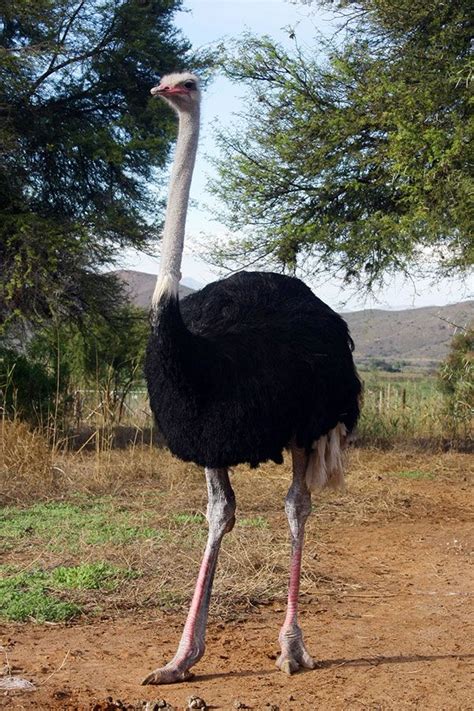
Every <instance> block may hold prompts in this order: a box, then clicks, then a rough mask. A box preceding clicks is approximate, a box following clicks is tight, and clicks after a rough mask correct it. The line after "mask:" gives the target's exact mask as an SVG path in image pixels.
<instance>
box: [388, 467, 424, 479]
mask: <svg viewBox="0 0 474 711" xmlns="http://www.w3.org/2000/svg"><path fill="white" fill-rule="evenodd" d="M389 476H396V477H398V478H399V479H434V474H432V473H431V472H424V471H421V469H409V470H407V471H401V472H390V473H389Z"/></svg>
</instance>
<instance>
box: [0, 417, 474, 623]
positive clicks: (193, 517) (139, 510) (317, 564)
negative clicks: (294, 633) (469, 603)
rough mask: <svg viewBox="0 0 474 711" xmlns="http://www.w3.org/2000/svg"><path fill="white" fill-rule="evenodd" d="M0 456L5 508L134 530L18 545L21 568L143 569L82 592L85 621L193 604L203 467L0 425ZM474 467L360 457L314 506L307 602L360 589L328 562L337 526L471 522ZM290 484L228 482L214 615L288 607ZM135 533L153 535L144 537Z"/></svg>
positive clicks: (443, 458)
mask: <svg viewBox="0 0 474 711" xmlns="http://www.w3.org/2000/svg"><path fill="white" fill-rule="evenodd" d="M1 451H2V453H3V461H2V464H1V467H0V472H1V479H0V481H1V485H2V495H3V497H4V501H5V502H6V503H9V504H12V503H17V504H20V506H23V507H24V506H25V505H27V504H31V503H32V501H33V500H37V499H38V498H40V499H43V500H44V499H46V500H50V501H57V500H60V501H63V502H71V503H72V504H75V502H79V503H80V506H82V507H83V508H84V511H85V515H86V514H88V511H89V508H88V507H94V506H102V507H105V508H104V511H105V514H104V516H106V518H107V520H110V522H111V523H112V524H113V523H114V522H115V523H116V524H117V522H119V521H122V522H123V521H124V520H125V521H126V523H127V525H129V526H130V527H131V530H132V529H133V530H135V529H136V531H137V535H136V536H133V535H131V536H129V537H128V538H127V539H126V540H124V541H119V542H117V540H116V539H114V538H113V537H112V538H111V539H110V540H108V539H107V537H104V540H103V541H100V542H99V543H97V542H91V541H90V540H89V539H88V537H87V525H88V524H87V520H86V519H85V523H84V532H83V533H82V534H81V535H78V536H77V537H76V538H74V540H72V542H69V543H68V538H67V537H65V538H64V537H63V538H61V536H60V535H59V534H60V531H59V529H58V526H59V525H63V524H57V523H56V524H54V525H53V524H52V528H51V532H50V534H45V533H44V532H43V533H42V534H41V535H40V534H35V532H34V531H33V532H31V533H29V534H28V536H25V537H23V538H19V539H18V540H16V541H14V543H13V544H12V546H11V548H10V549H9V550H8V551H7V556H6V560H5V562H6V563H7V564H9V565H11V566H13V567H14V568H15V569H16V570H18V568H19V567H20V568H21V569H25V568H26V569H30V568H31V567H32V566H33V567H40V568H41V569H50V568H54V567H55V566H58V565H69V566H70V565H77V564H78V563H83V562H85V561H87V562H100V561H105V562H107V563H108V564H110V565H115V566H119V567H121V568H124V569H128V570H132V571H136V573H137V577H134V578H131V579H130V580H127V581H126V582H125V583H123V584H122V585H121V586H120V587H119V588H118V589H117V590H115V591H113V592H110V591H100V590H98V591H94V592H82V593H80V595H79V594H77V595H78V596H79V597H77V596H76V597H75V598H74V601H75V602H76V601H77V600H78V599H79V602H80V604H81V606H82V608H83V610H84V611H85V612H90V613H94V611H97V610H100V611H101V613H102V614H111V615H116V614H121V612H123V611H124V610H130V609H143V608H144V607H149V608H154V607H156V606H159V607H161V608H163V609H176V608H177V607H183V608H184V607H185V606H186V605H187V601H188V599H189V596H190V594H191V590H192V587H193V584H194V579H195V575H196V572H197V569H198V566H199V562H200V558H201V554H202V550H203V547H204V544H205V539H206V535H207V525H206V522H205V520H204V514H205V510H206V503H207V497H206V487H205V483H204V477H203V473H202V470H201V469H199V468H198V467H196V466H194V465H191V464H185V463H183V462H180V461H178V460H177V459H175V458H173V457H172V456H171V455H170V454H169V452H167V451H166V450H164V449H155V448H150V447H141V446H136V447H132V448H130V449H127V450H122V451H117V450H115V451H114V450H98V451H96V452H84V451H83V452H78V453H69V454H64V453H60V452H51V451H50V450H49V449H48V447H47V446H46V443H45V442H44V441H43V440H42V439H41V438H40V436H39V435H38V434H36V433H32V432H30V431H29V430H28V429H27V428H26V427H24V426H22V425H20V424H19V423H12V424H11V425H8V426H7V427H6V428H5V425H4V427H3V430H2V450H1ZM469 465H470V460H469V456H468V455H466V454H460V453H444V454H439V453H437V454H430V453H423V452H419V451H418V452H417V451H412V452H409V451H403V450H391V451H389V452H380V451H377V450H369V449H354V450H353V451H352V452H351V454H350V458H349V473H348V477H347V490H346V492H344V493H342V494H341V493H332V492H322V493H321V494H317V495H315V496H314V499H313V501H314V514H313V516H312V517H310V519H309V521H308V527H307V543H306V549H305V564H304V573H303V579H302V592H303V593H305V592H309V591H312V594H314V591H315V590H316V591H317V594H327V593H328V592H331V594H338V593H340V594H342V593H344V592H347V591H351V590H353V589H354V581H353V580H352V579H351V578H350V577H346V578H343V577H341V576H339V575H338V574H336V573H335V572H334V571H331V570H329V569H327V568H326V567H325V564H324V563H322V562H321V560H323V561H324V560H325V551H326V550H327V548H328V546H330V547H331V549H333V548H334V546H333V543H331V540H332V541H334V540H337V536H336V534H335V532H336V531H337V529H338V528H348V527H353V526H364V525H368V526H369V525H372V524H374V523H377V524H378V523H380V524H384V523H386V522H390V521H397V520H404V521H406V520H418V519H419V518H420V517H425V516H428V515H430V513H432V512H433V511H434V510H437V511H441V512H443V511H444V512H445V513H446V516H447V517H448V518H449V517H451V518H455V519H459V518H462V517H463V516H466V515H467V514H466V507H467V502H466V498H467V497H466V495H463V494H461V497H460V496H459V492H460V491H462V490H463V489H467V482H466V481H465V479H466V476H467V472H468V467H469ZM290 478H291V466H290V461H289V459H288V458H287V460H286V461H285V463H284V465H283V466H275V465H273V464H265V465H262V466H261V467H260V468H259V469H258V470H253V471H250V470H249V469H248V468H247V467H243V466H242V467H238V468H237V469H236V470H235V471H234V472H233V473H232V483H233V486H234V489H235V492H236V498H237V503H238V516H237V523H236V526H235V528H234V530H233V532H232V533H231V534H230V535H229V536H226V537H225V539H224V542H223V546H222V553H221V557H220V562H219V568H218V573H217V575H216V581H215V595H214V598H213V599H214V602H213V608H212V609H213V614H214V615H217V616H221V617H225V618H227V619H228V618H229V617H232V616H234V615H236V614H242V612H243V611H245V610H247V609H248V608H249V607H252V606H254V605H257V604H265V603H268V602H270V601H273V600H283V599H284V597H285V595H286V586H287V571H288V556H289V543H288V533H287V522H286V518H285V515H284V509H283V502H284V498H285V495H286V491H287V489H288V485H289V481H290ZM453 492H457V494H456V496H453ZM26 510H29V509H26ZM81 510H82V509H81ZM124 517H125V518H124ZM140 527H142V528H143V527H145V528H146V530H151V531H153V532H154V534H153V535H148V534H147V535H141V534H140V530H141V529H140ZM49 535H50V538H49V537H48V536H49ZM58 541H59V543H58ZM61 541H63V542H62V543H61ZM64 541H65V542H64ZM321 556H322V558H321Z"/></svg>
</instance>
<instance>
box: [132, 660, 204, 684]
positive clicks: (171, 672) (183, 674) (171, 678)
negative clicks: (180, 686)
mask: <svg viewBox="0 0 474 711" xmlns="http://www.w3.org/2000/svg"><path fill="white" fill-rule="evenodd" d="M193 676H194V674H193V673H192V672H190V671H189V669H183V668H180V667H179V666H178V665H176V664H167V665H166V666H165V667H161V668H159V669H155V671H152V672H151V673H150V674H148V676H146V677H145V678H144V679H143V681H142V685H143V686H146V685H148V684H154V685H158V684H176V683H177V682H180V681H187V680H188V679H192V677H193Z"/></svg>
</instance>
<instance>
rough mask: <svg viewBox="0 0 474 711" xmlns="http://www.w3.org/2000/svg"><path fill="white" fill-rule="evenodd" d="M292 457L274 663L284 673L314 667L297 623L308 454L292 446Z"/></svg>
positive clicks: (306, 513) (308, 502)
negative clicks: (286, 563)
mask: <svg viewBox="0 0 474 711" xmlns="http://www.w3.org/2000/svg"><path fill="white" fill-rule="evenodd" d="M291 454H292V458H293V482H292V484H291V486H290V489H289V491H288V494H287V497H286V500H285V511H286V515H287V516H288V523H289V526H290V533H291V564H290V585H289V589H288V607H287V612H286V618H285V621H284V623H283V627H282V628H281V630H280V634H279V637H278V639H279V642H280V646H281V654H280V656H279V657H278V659H277V662H276V665H277V667H278V668H279V669H281V670H282V671H284V672H286V673H287V674H293V672H295V671H297V670H298V669H299V668H300V667H306V668H307V669H314V667H315V666H316V664H315V662H314V660H313V659H312V658H311V657H310V655H309V654H308V652H307V651H306V647H305V646H304V642H303V633H302V632H301V629H300V627H299V626H298V623H297V613H298V594H299V589H300V572H301V555H302V553H303V539H304V526H305V523H306V519H307V518H308V516H309V514H310V512H311V494H310V492H309V490H308V487H307V486H306V478H305V476H306V465H307V462H308V458H307V455H306V453H305V451H304V450H303V449H298V448H296V447H295V446H293V447H292V450H291Z"/></svg>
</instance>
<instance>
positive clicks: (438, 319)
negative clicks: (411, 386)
mask: <svg viewBox="0 0 474 711" xmlns="http://www.w3.org/2000/svg"><path fill="white" fill-rule="evenodd" d="M114 273H115V274H116V275H117V276H118V277H119V278H120V279H122V281H124V282H125V283H126V284H127V290H128V292H129V296H130V301H131V302H132V303H134V304H135V305H136V306H141V307H142V308H146V309H148V308H149V306H150V304H151V297H152V294H153V290H154V288H155V282H156V275H154V274H146V273H144V272H136V271H133V270H130V269H121V270H119V271H116V272H114ZM192 291H193V289H190V288H189V287H186V286H183V285H180V287H179V295H180V297H181V298H183V297H184V296H187V295H188V294H190V293H192ZM343 316H344V318H345V320H346V321H347V323H348V324H349V328H350V331H351V335H352V338H353V339H354V343H355V359H356V361H357V363H359V364H361V365H369V364H371V363H374V362H375V361H377V360H379V361H386V362H387V363H390V364H395V363H404V364H406V365H407V366H410V367H414V366H416V367H422V368H426V367H429V366H431V365H436V363H438V362H439V361H440V360H442V359H443V358H444V357H445V356H446V354H447V352H448V350H449V345H450V342H451V339H452V337H453V335H454V333H455V332H456V330H457V328H459V327H463V326H466V325H467V324H469V323H471V322H473V321H474V301H461V302H460V303H458V304H451V305H449V306H425V307H423V308H419V309H404V310H402V311H385V310H382V309H366V310H364V311H353V312H349V313H344V314H343Z"/></svg>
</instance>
